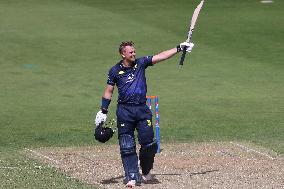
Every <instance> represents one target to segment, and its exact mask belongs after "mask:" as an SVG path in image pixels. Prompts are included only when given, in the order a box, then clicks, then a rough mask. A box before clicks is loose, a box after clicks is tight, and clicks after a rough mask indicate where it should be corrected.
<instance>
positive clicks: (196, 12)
mask: <svg viewBox="0 0 284 189" xmlns="http://www.w3.org/2000/svg"><path fill="white" fill-rule="evenodd" d="M203 3H204V0H202V1H201V2H200V3H199V5H197V7H196V8H195V10H194V12H193V15H192V18H191V22H190V27H189V30H188V33H187V39H186V42H188V43H189V42H190V41H191V37H192V32H193V30H194V27H195V24H196V21H197V18H198V15H199V12H200V10H201V8H202V6H203ZM185 54H186V49H185V48H184V49H183V51H182V55H181V58H180V62H179V67H180V68H181V67H182V66H183V62H184V59H185Z"/></svg>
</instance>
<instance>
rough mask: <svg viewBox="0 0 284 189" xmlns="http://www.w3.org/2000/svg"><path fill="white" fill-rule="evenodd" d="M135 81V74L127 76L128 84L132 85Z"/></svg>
mask: <svg viewBox="0 0 284 189" xmlns="http://www.w3.org/2000/svg"><path fill="white" fill-rule="evenodd" d="M134 80H135V78H134V74H133V73H131V74H129V75H128V76H127V81H126V83H130V82H132V81H134Z"/></svg>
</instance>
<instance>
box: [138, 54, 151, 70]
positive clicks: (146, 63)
mask: <svg viewBox="0 0 284 189" xmlns="http://www.w3.org/2000/svg"><path fill="white" fill-rule="evenodd" d="M152 58H153V56H145V57H142V58H140V59H139V62H141V64H142V65H143V66H144V67H145V68H147V67H148V66H153V64H152Z"/></svg>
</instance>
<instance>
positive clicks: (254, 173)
mask: <svg viewBox="0 0 284 189" xmlns="http://www.w3.org/2000/svg"><path fill="white" fill-rule="evenodd" d="M25 153H26V154H28V156H29V157H32V158H34V159H37V160H40V161H41V162H43V163H45V164H48V166H52V167H55V168H57V169H59V170H60V171H62V172H64V173H65V174H67V175H68V176H70V177H74V178H77V179H79V180H81V181H82V182H86V183H89V184H92V185H95V186H97V187H98V188H111V189H112V188H124V187H125V186H124V185H123V183H122V182H123V168H122V165H121V160H120V155H119V147H118V146H117V145H99V146H92V147H80V148H79V147H76V148H40V149H25ZM152 174H153V175H154V178H155V179H154V180H153V182H151V183H146V184H145V183H144V184H142V185H141V186H137V188H141V189H142V188H155V189H159V188H161V189H165V188H171V189H174V188H202V189H204V188H277V189H278V188H284V157H283V156H277V155H276V154H275V153H273V152H271V151H267V150H265V149H260V148H259V147H256V146H253V147H252V146H251V145H247V144H240V143H235V142H230V143H229V142H228V143H192V144H162V151H161V153H159V154H157V155H156V157H155V165H154V169H153V171H152Z"/></svg>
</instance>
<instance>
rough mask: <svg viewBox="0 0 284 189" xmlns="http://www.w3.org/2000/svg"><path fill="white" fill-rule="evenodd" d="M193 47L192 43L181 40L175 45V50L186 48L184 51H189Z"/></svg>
mask: <svg viewBox="0 0 284 189" xmlns="http://www.w3.org/2000/svg"><path fill="white" fill-rule="evenodd" d="M193 47H194V43H188V42H186V41H185V42H183V43H181V44H179V45H178V46H177V51H178V52H179V51H183V49H184V48H186V52H191V51H192V49H193Z"/></svg>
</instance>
